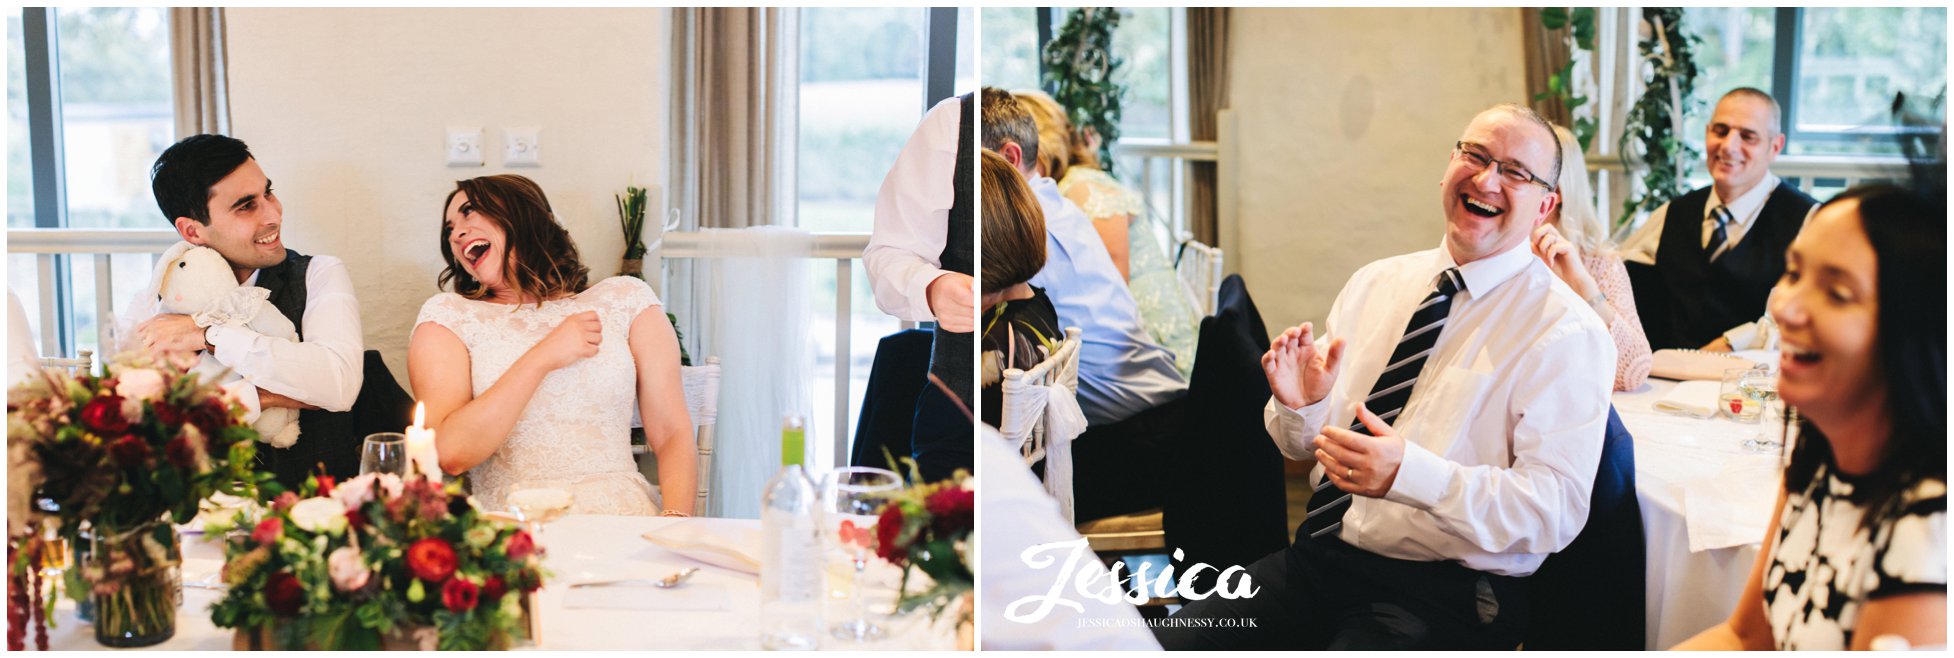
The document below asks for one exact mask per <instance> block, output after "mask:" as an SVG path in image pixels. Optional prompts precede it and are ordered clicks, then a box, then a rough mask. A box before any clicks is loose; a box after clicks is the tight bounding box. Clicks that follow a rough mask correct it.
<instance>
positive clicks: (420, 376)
mask: <svg viewBox="0 0 1954 658" xmlns="http://www.w3.org/2000/svg"><path fill="white" fill-rule="evenodd" d="M441 257H442V259H443V260H445V261H446V262H447V269H446V270H444V271H443V272H442V273H441V286H442V287H443V288H449V286H450V284H452V290H453V292H443V293H440V294H437V295H435V296H434V297H432V298H430V299H428V300H427V303H426V304H423V305H422V306H421V314H420V318H419V319H418V320H417V321H416V322H415V327H414V332H413V337H412V339H411V341H410V343H409V346H408V349H407V362H408V363H407V373H408V379H409V380H411V382H412V386H413V389H414V397H416V398H418V399H419V400H421V401H422V402H424V403H426V405H427V421H428V425H429V426H431V427H434V428H435V429H436V435H435V436H436V445H437V448H438V450H439V451H440V455H441V468H442V470H445V471H447V472H449V473H462V472H463V471H466V472H467V474H468V480H469V483H470V486H471V487H472V493H473V495H474V496H475V498H476V499H477V500H478V501H480V502H481V503H482V504H483V505H485V506H486V507H488V508H490V509H501V508H504V507H506V506H507V505H508V502H507V498H508V495H509V494H510V493H511V492H514V491H517V490H520V489H524V488H531V487H550V488H556V489H562V490H565V491H568V492H570V493H571V495H572V497H573V500H574V504H573V506H572V507H571V510H570V511H571V512H573V513H588V514H636V515H649V514H658V513H659V512H660V509H661V506H660V504H659V502H658V501H659V498H660V496H659V494H661V493H662V494H663V496H662V498H663V500H664V505H663V507H662V509H663V512H664V513H665V514H667V515H676V516H683V515H689V514H691V513H692V505H693V501H694V497H693V492H694V485H695V483H696V482H697V473H696V470H695V469H696V464H695V459H696V455H695V454H694V446H693V442H692V436H691V435H692V422H691V419H690V418H689V417H688V416H687V415H686V410H685V399H684V393H683V391H682V390H681V387H680V383H679V365H678V340H677V338H676V336H675V335H674V334H673V331H672V327H671V324H670V323H669V322H667V321H666V318H665V311H664V308H663V307H662V306H660V304H659V301H658V296H657V295H656V294H655V293H653V292H652V290H651V287H650V286H648V285H646V284H645V282H643V281H640V280H638V279H634V278H631V277H623V276H619V277H612V278H609V279H605V280H603V281H599V282H597V283H596V284H595V285H589V286H588V287H586V282H587V281H588V278H589V277H588V270H587V269H586V268H585V267H584V266H583V264H582V263H581V262H579V260H578V257H577V247H576V244H575V243H573V242H572V241H571V239H570V234H569V232H568V231H565V230H564V229H563V227H562V226H561V225H559V224H557V222H556V219H555V217H554V215H552V214H551V212H550V207H549V200H548V199H546V198H545V197H544V196H543V190H542V188H540V187H538V186H537V185H536V184H535V183H534V182H531V181H530V180H529V179H527V178H523V177H521V176H513V175H498V176H485V177H481V178H475V179H470V180H465V181H461V182H459V183H458V184H457V189H456V190H455V191H454V192H452V193H450V194H449V196H448V202H447V204H446V206H445V210H444V211H443V218H442V225H441ZM634 403H636V404H637V405H638V406H639V408H641V409H643V410H644V413H643V417H644V424H645V436H646V438H647V439H648V442H649V445H650V448H651V450H652V451H653V452H654V453H655V454H657V456H658V480H659V489H660V491H659V492H654V491H653V490H652V487H651V484H650V483H649V482H647V481H646V480H645V478H644V476H643V475H641V474H639V472H638V467H637V463H636V461H635V460H633V459H632V457H631V445H630V431H631V411H632V405H633V404H634Z"/></svg>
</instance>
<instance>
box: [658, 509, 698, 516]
mask: <svg viewBox="0 0 1954 658" xmlns="http://www.w3.org/2000/svg"><path fill="white" fill-rule="evenodd" d="M659 516H677V517H689V516H692V515H691V514H686V513H684V512H681V511H678V510H671V509H668V510H665V511H664V512H662V513H660V514H659Z"/></svg>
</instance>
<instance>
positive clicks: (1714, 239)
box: [1704, 205, 1731, 260]
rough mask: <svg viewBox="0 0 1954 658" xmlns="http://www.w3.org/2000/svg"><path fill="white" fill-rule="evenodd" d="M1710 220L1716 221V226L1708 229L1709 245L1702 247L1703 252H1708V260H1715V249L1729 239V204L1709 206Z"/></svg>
mask: <svg viewBox="0 0 1954 658" xmlns="http://www.w3.org/2000/svg"><path fill="white" fill-rule="evenodd" d="M1710 220H1711V221H1714V222H1716V223H1717V227H1716V228H1715V229H1712V230H1711V231H1710V245H1709V246H1708V247H1706V248H1705V249H1704V253H1706V254H1709V259H1710V260H1716V258H1717V250H1719V249H1722V248H1723V243H1724V242H1725V241H1726V240H1729V239H1730V230H1729V229H1730V220H1731V217H1730V206H1722V205H1719V206H1717V207H1715V208H1711V209H1710Z"/></svg>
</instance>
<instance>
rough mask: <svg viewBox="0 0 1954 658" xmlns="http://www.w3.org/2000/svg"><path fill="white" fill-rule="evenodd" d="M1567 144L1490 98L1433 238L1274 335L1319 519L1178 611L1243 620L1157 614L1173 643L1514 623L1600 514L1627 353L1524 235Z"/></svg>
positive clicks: (1491, 636)
mask: <svg viewBox="0 0 1954 658" xmlns="http://www.w3.org/2000/svg"><path fill="white" fill-rule="evenodd" d="M1559 154H1560V147H1559V145H1558V142H1557V140H1556V138H1555V137H1554V132H1553V130H1552V129H1551V128H1550V127H1549V126H1548V125H1547V123H1546V121H1544V120H1542V119H1541V118H1540V117H1539V115H1537V114H1535V113H1534V112H1533V111H1532V110H1529V109H1527V108H1525V107H1523V106H1519V105H1500V106H1496V107H1493V108H1491V109H1488V110H1486V111H1484V112H1482V113H1480V114H1479V115H1478V116H1477V117H1475V118H1474V119H1473V121H1472V123H1471V124H1470V125H1468V126H1467V127H1466V130H1465V133H1464V135H1462V136H1461V137H1460V140H1459V142H1458V143H1457V144H1455V145H1454V148H1453V150H1452V155H1451V163H1450V165H1449V166H1448V167H1447V168H1446V171H1445V177H1444V178H1443V179H1442V180H1441V181H1440V191H1441V194H1440V206H1441V207H1442V208H1443V210H1444V214H1445V224H1446V231H1445V237H1444V240H1443V242H1442V243H1441V244H1440V246H1439V247H1438V248H1436V249H1431V250H1427V251H1421V252H1417V253H1412V254H1406V255H1403V256H1396V257H1392V258H1386V259H1384V260H1380V261H1377V262H1374V263H1371V264H1370V265H1367V266H1365V267H1364V268H1363V269H1360V270H1358V271H1357V273H1356V274H1354V275H1352V276H1351V278H1350V281H1349V282H1348V283H1347V284H1345V286H1344V289H1343V291H1342V292H1341V293H1339V294H1338V295H1337V300H1336V302H1335V304H1334V305H1332V307H1331V309H1330V314H1329V317H1328V320H1327V321H1326V322H1325V323H1324V326H1323V331H1322V334H1323V335H1322V336H1321V337H1320V338H1319V337H1316V336H1314V335H1313V333H1314V331H1313V328H1312V327H1311V325H1310V324H1309V323H1304V324H1303V325H1301V326H1299V327H1295V328H1291V329H1289V330H1288V331H1286V332H1284V333H1283V334H1282V335H1281V336H1280V337H1277V338H1276V339H1275V340H1274V341H1273V344H1272V345H1271V346H1270V349H1269V352H1268V353H1267V354H1266V355H1265V356H1264V357H1263V368H1264V371H1265V372H1266V374H1267V375H1268V378H1269V384H1270V389H1271V390H1272V392H1273V396H1272V399H1271V400H1270V401H1269V404H1268V407H1267V408H1266V410H1265V413H1264V420H1265V423H1266V424H1267V426H1268V428H1269V434H1270V435H1271V436H1272V437H1274V439H1275V441H1276V445H1277V447H1279V448H1280V449H1281V450H1282V452H1283V454H1284V455H1286V456H1288V457H1289V458H1290V459H1296V460H1302V461H1306V462H1314V466H1313V467H1312V468H1311V471H1310V482H1312V483H1317V484H1318V488H1317V490H1316V491H1315V493H1314V494H1312V495H1311V497H1310V503H1309V515H1308V519H1307V520H1306V521H1305V522H1304V523H1303V526H1302V527H1301V528H1299V529H1298V530H1297V533H1296V540H1295V543H1293V544H1291V545H1290V547H1289V548H1287V549H1284V550H1282V551H1279V552H1277V553H1275V554H1273V555H1270V556H1269V557H1266V558H1263V559H1262V560H1260V561H1258V562H1256V563H1255V565H1254V566H1252V567H1250V569H1249V575H1250V578H1251V579H1252V580H1253V582H1254V585H1255V586H1256V587H1258V588H1260V590H1261V591H1260V592H1258V593H1257V594H1256V595H1255V596H1253V597H1250V598H1247V599H1237V600H1229V599H1221V598H1208V599H1205V600H1201V601H1195V602H1193V603H1190V604H1189V605H1188V606H1187V607H1185V608H1183V609H1181V611H1180V612H1179V613H1178V614H1177V615H1176V618H1177V619H1182V618H1185V619H1209V620H1237V621H1223V622H1222V623H1216V624H1214V625H1212V626H1208V627H1202V624H1200V623H1191V624H1184V625H1177V626H1162V627H1159V628H1157V629H1156V634H1157V635H1158V637H1159V638H1160V639H1161V644H1162V645H1163V646H1165V647H1167V648H1169V649H1238V648H1284V649H1294V648H1304V649H1398V650H1403V649H1506V650H1510V649H1512V648H1514V647H1515V646H1517V645H1518V644H1519V642H1520V639H1521V637H1522V633H1523V632H1524V631H1525V628H1526V616H1527V615H1526V598H1525V592H1524V588H1523V587H1521V584H1522V583H1521V580H1520V579H1521V578H1523V577H1525V576H1527V575H1529V574H1532V573H1533V572H1534V570H1536V569H1538V568H1539V567H1540V564H1541V562H1542V561H1544V560H1545V559H1546V557H1547V555H1548V554H1551V553H1554V552H1556V551H1559V550H1561V549H1563V548H1565V547H1567V545H1568V544H1570V543H1572V542H1573V541H1574V538H1575V536H1576V535H1578V534H1580V532H1581V529H1582V527H1583V526H1584V525H1585V524H1586V522H1587V516H1588V504H1589V494H1590V492H1591V491H1592V490H1593V488H1594V478H1595V471H1596V468H1597V466H1598V465H1599V463H1600V455H1601V445H1602V437H1603V433H1604V431H1605V429H1606V424H1607V420H1608V404H1609V401H1608V394H1609V388H1610V386H1611V385H1612V378H1613V374H1614V362H1615V351H1614V350H1615V348H1614V343H1613V342H1612V341H1611V340H1610V339H1609V337H1608V330H1607V328H1606V327H1604V326H1603V325H1602V324H1601V320H1600V318H1599V317H1597V316H1596V315H1595V313H1594V311H1593V310H1592V309H1591V308H1590V307H1588V306H1587V304H1585V303H1584V302H1582V300H1581V299H1580V298H1579V297H1578V296H1577V295H1576V294H1575V293H1574V292H1573V291H1572V290H1571V289H1569V288H1568V287H1567V285H1566V284H1564V283H1562V282H1561V281H1560V280H1559V279H1558V278H1556V277H1555V276H1554V274H1553V273H1552V272H1551V271H1549V270H1548V269H1547V267H1546V266H1545V265H1543V264H1542V263H1541V262H1540V260H1539V259H1538V258H1534V257H1533V254H1532V253H1531V251H1530V250H1529V247H1528V240H1527V238H1528V236H1529V235H1530V234H1531V233H1532V231H1533V229H1534V228H1535V227H1538V226H1539V225H1540V223H1541V222H1542V221H1543V219H1544V218H1545V217H1546V216H1547V215H1548V214H1549V213H1550V212H1551V211H1552V210H1553V209H1554V207H1555V205H1556V204H1558V203H1559V195H1558V194H1557V192H1556V191H1555V190H1554V187H1553V183H1552V182H1551V181H1554V180H1558V176H1559V173H1560V172H1559V170H1560V166H1561V163H1560V157H1559ZM1244 619H1254V620H1255V621H1254V622H1252V623H1249V622H1243V621H1239V620H1244Z"/></svg>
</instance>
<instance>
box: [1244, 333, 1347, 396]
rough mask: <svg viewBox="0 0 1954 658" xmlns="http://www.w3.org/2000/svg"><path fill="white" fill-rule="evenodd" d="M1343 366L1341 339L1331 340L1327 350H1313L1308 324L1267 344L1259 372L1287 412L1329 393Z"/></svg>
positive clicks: (1313, 338)
mask: <svg viewBox="0 0 1954 658" xmlns="http://www.w3.org/2000/svg"><path fill="white" fill-rule="evenodd" d="M1342 366H1343V339H1342V338H1338V339H1336V340H1333V341H1330V347H1329V349H1327V350H1319V349H1316V337H1315V336H1314V335H1313V334H1312V332H1311V329H1310V323H1308V322H1304V323H1303V324H1302V325H1301V326H1297V327H1290V328H1289V330H1288V331H1284V332H1282V335H1280V336H1276V338H1275V340H1273V341H1270V342H1269V351H1268V352H1266V353H1263V354H1262V373H1263V374H1264V375H1267V376H1268V378H1269V392H1270V393H1271V394H1273V395H1275V398H1276V402H1280V403H1282V405H1283V406H1285V407H1288V408H1290V409H1301V408H1303V407H1307V406H1309V405H1312V404H1316V403H1317V402H1319V401H1321V400H1322V399H1323V396H1326V395H1329V394H1330V385H1331V384H1335V383H1336V381H1337V371H1338V370H1339V369H1341V368H1342Z"/></svg>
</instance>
